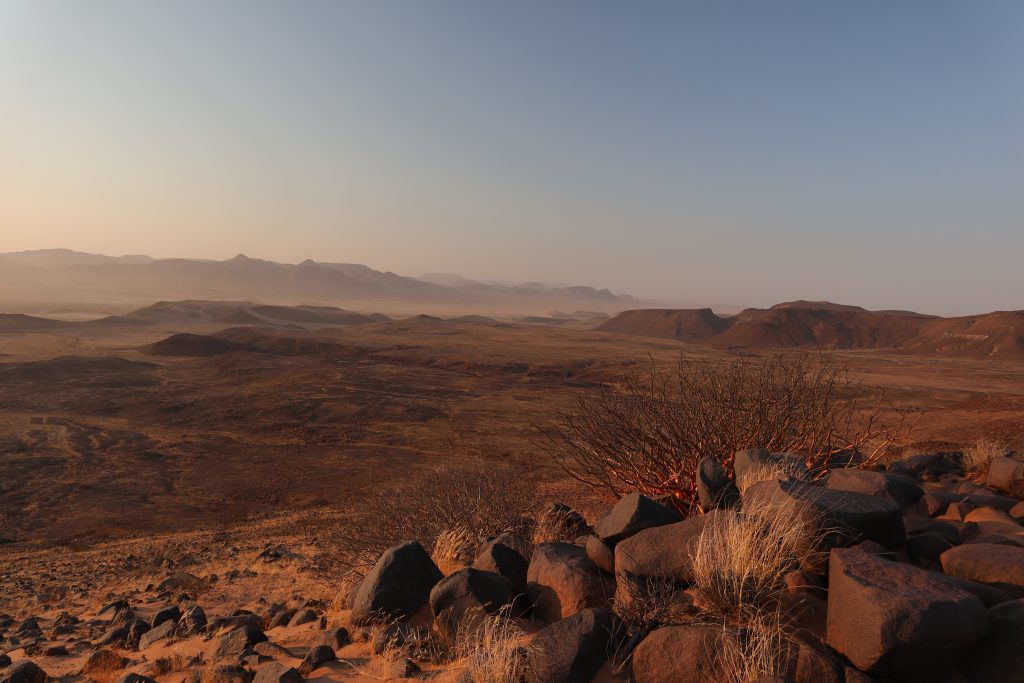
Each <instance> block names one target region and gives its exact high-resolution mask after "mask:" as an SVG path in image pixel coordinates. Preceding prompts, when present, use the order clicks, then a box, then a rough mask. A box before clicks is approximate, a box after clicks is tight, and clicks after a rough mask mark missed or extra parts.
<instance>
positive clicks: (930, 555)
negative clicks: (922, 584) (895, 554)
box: [906, 532, 953, 567]
mask: <svg viewBox="0 0 1024 683" xmlns="http://www.w3.org/2000/svg"><path fill="white" fill-rule="evenodd" d="M952 547H953V544H952V543H950V542H949V539H947V538H946V537H945V536H942V535H940V534H937V533H932V532H929V533H925V534H914V535H913V536H911V537H910V538H908V539H907V545H906V550H907V557H908V558H909V559H910V561H911V562H913V563H914V564H916V565H918V566H921V567H930V566H931V565H933V564H935V563H936V562H938V560H939V555H941V554H942V553H944V552H946V551H947V550H949V549H950V548H952Z"/></svg>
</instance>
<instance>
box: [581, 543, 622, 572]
mask: <svg viewBox="0 0 1024 683" xmlns="http://www.w3.org/2000/svg"><path fill="white" fill-rule="evenodd" d="M584 549H585V550H586V551H587V557H589V558H590V559H591V560H592V561H593V563H594V564H596V565H597V566H598V567H600V568H601V569H602V570H604V571H606V572H608V573H609V574H614V573H615V551H614V550H612V549H611V548H609V547H608V546H607V545H605V542H604V541H602V540H601V539H600V538H598V537H597V536H587V544H586V545H585V546H584Z"/></svg>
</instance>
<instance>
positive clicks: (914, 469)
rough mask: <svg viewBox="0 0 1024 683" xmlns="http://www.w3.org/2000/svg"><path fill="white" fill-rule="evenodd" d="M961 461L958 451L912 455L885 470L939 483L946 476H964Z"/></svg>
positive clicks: (961, 456)
mask: <svg viewBox="0 0 1024 683" xmlns="http://www.w3.org/2000/svg"><path fill="white" fill-rule="evenodd" d="M963 459H964V456H963V453H960V452H959V451H948V452H941V453H926V454H921V455H912V456H910V457H909V458H903V459H902V460H897V461H896V462H894V463H891V464H890V465H889V467H888V468H887V470H888V471H889V472H891V473H892V474H899V475H902V476H904V477H912V478H914V479H918V480H920V481H939V479H940V478H941V477H942V476H944V475H948V474H953V475H957V476H961V477H962V476H964V465H963Z"/></svg>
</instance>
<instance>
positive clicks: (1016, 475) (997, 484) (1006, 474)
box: [985, 457, 1024, 498]
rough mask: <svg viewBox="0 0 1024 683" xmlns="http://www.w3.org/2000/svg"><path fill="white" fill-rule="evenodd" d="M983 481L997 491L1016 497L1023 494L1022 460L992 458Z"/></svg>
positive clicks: (1023, 464)
mask: <svg viewBox="0 0 1024 683" xmlns="http://www.w3.org/2000/svg"><path fill="white" fill-rule="evenodd" d="M985 483H986V484H988V485H989V486H990V487H991V488H994V489H996V490H997V491H1003V492H1004V493H1009V494H1010V495H1012V496H1016V497H1018V498H1020V497H1021V496H1024V462H1021V461H1020V460H1016V459H1014V458H1005V457H1000V458H992V462H991V463H990V464H989V467H988V477H987V479H986V480H985Z"/></svg>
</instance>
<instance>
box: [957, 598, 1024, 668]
mask: <svg viewBox="0 0 1024 683" xmlns="http://www.w3.org/2000/svg"><path fill="white" fill-rule="evenodd" d="M988 623H989V627H988V635H986V636H985V639H984V640H982V641H981V643H979V644H978V646H977V647H975V648H974V649H973V650H972V651H971V652H970V653H968V655H967V656H966V657H964V658H963V659H962V660H961V661H960V663H959V664H958V665H957V669H959V671H960V673H961V674H962V675H963V677H964V678H966V679H967V681H968V682H969V683H1020V681H1021V680H1022V679H1024V675H1022V674H1024V600H1013V601H1010V602H1004V603H1002V604H999V605H996V606H994V607H992V608H991V609H989V611H988Z"/></svg>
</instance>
